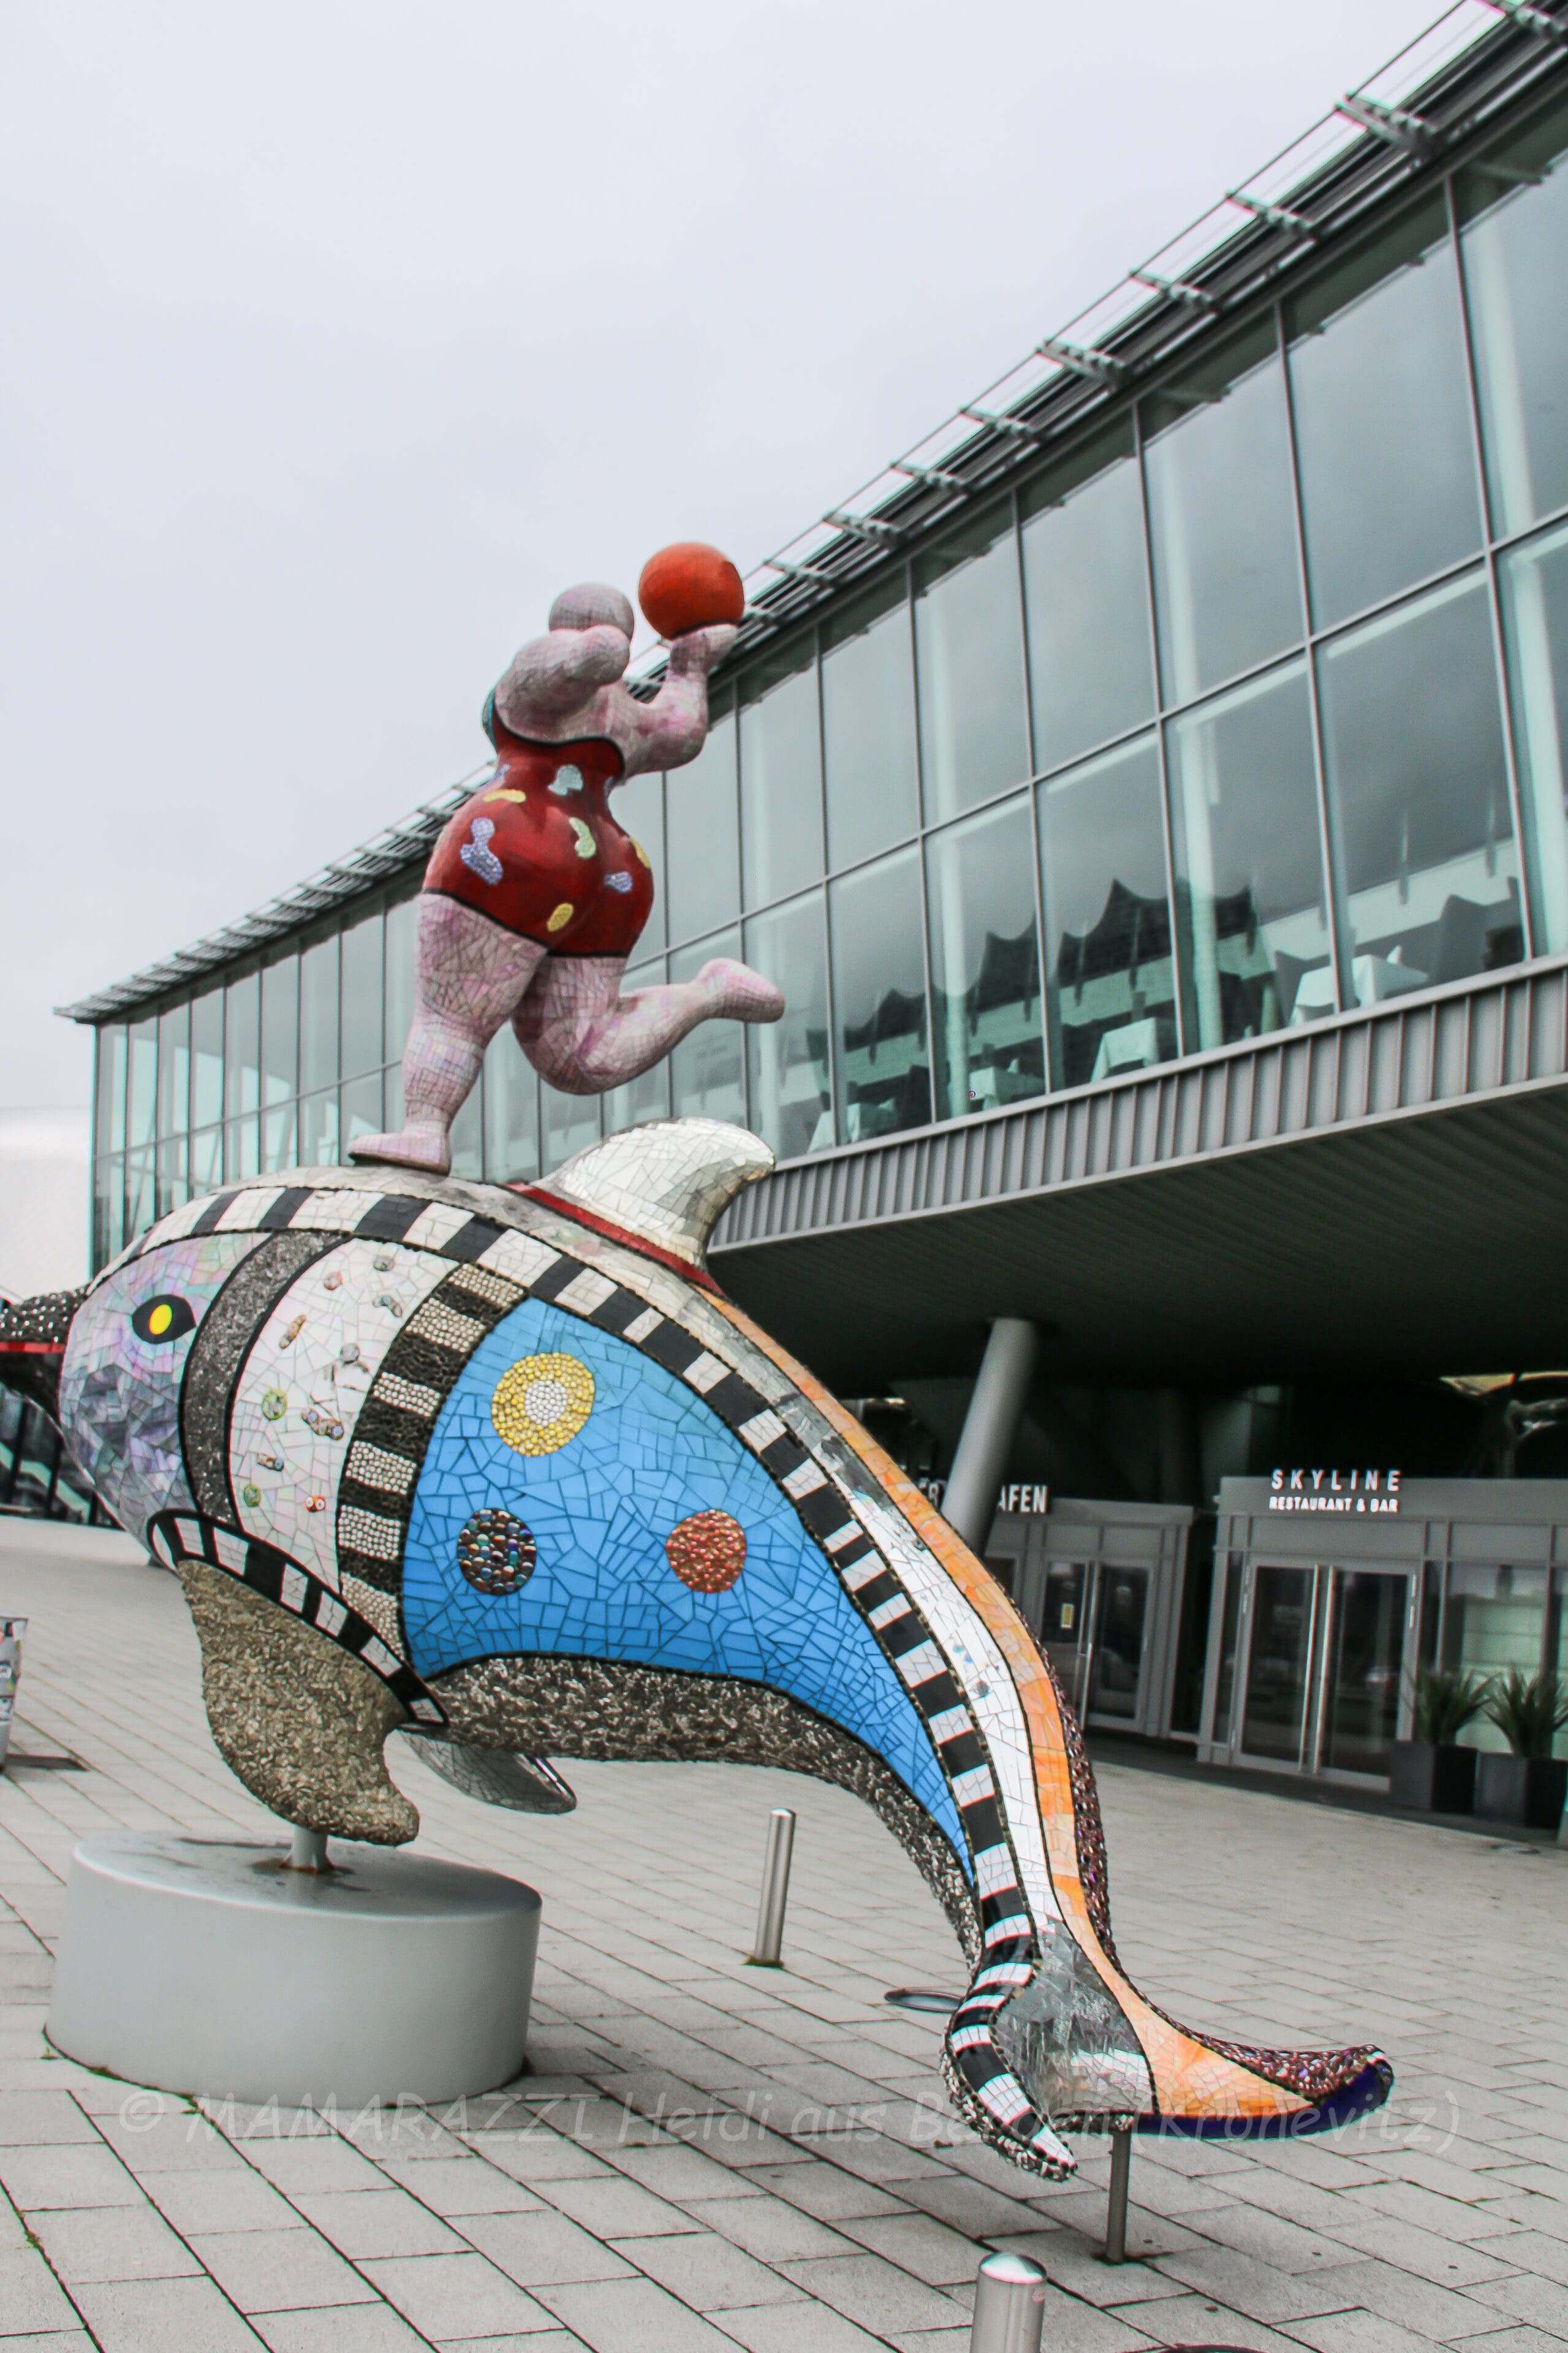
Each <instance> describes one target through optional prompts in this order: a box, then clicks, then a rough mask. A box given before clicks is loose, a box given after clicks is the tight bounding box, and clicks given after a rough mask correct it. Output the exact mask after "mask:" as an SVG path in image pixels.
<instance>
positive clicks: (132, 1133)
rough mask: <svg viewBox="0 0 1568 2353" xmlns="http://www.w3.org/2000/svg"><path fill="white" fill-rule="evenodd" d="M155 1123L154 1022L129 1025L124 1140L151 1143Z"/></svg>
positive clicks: (156, 1091)
mask: <svg viewBox="0 0 1568 2353" xmlns="http://www.w3.org/2000/svg"><path fill="white" fill-rule="evenodd" d="M157 1124H158V1024H157V1023H156V1021H152V1020H148V1021H133V1022H132V1024H131V1072H130V1092H129V1097H128V1104H127V1110H126V1142H127V1143H128V1144H129V1145H131V1146H132V1149H134V1148H135V1147H136V1146H137V1145H143V1144H151V1143H152V1141H153V1136H154V1134H156V1133H157Z"/></svg>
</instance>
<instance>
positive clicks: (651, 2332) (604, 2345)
mask: <svg viewBox="0 0 1568 2353" xmlns="http://www.w3.org/2000/svg"><path fill="white" fill-rule="evenodd" d="M540 2300H541V2302H542V2303H543V2304H545V2305H547V2306H549V2307H550V2309H551V2311H552V2312H553V2313H554V2314H555V2316H556V2317H557V2318H558V2319H560V2320H562V2321H563V2322H564V2323H565V2325H566V2327H568V2328H570V2329H571V2330H573V2331H574V2334H575V2335H576V2336H578V2337H581V2338H582V2340H583V2342H584V2345H589V2346H591V2347H592V2348H593V2353H731V2343H732V2339H731V2338H730V2337H727V2336H724V2335H721V2332H720V2331H719V2330H718V2329H717V2328H716V2327H714V2326H713V2324H712V2323H711V2322H710V2321H708V2320H704V2319H702V2318H701V2317H700V2315H698V2314H697V2313H695V2312H693V2311H692V2310H691V2309H690V2307H689V2306H688V2305H684V2304H681V2303H680V2302H679V2301H678V2299H677V2298H676V2297H674V2296H673V2295H668V2293H667V2292H666V2290H665V2289H663V2288H662V2287H659V2286H658V2285H657V2284H656V2283H655V2282H654V2281H652V2280H648V2279H626V2280H600V2281H596V2282H594V2283H591V2284H586V2285H584V2286H582V2287H550V2288H543V2289H542V2290H541V2292H540Z"/></svg>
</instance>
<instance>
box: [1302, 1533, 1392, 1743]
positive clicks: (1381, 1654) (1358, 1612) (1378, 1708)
mask: <svg viewBox="0 0 1568 2353" xmlns="http://www.w3.org/2000/svg"><path fill="white" fill-rule="evenodd" d="M1409 1600H1410V1579H1409V1578H1408V1577H1391V1576H1388V1575H1386V1574H1385V1573H1384V1572H1383V1571H1382V1570H1378V1569H1364V1568H1336V1569H1332V1570H1331V1572H1330V1577H1329V1592H1328V1628H1327V1647H1326V1651H1325V1657H1324V1673H1323V1703H1322V1715H1321V1724H1320V1725H1319V1729H1318V1763H1319V1765H1320V1767H1326V1768H1327V1769H1328V1770H1329V1771H1330V1772H1331V1773H1379V1774H1382V1773H1386V1772H1387V1771H1388V1762H1389V1749H1390V1746H1391V1745H1392V1743H1393V1741H1394V1735H1395V1733H1396V1732H1397V1730H1398V1726H1399V1688H1400V1677H1401V1673H1402V1670H1403V1666H1404V1660H1405V1630H1406V1628H1405V1620H1406V1618H1407V1616H1408V1614H1409Z"/></svg>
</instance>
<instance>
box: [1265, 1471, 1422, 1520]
mask: <svg viewBox="0 0 1568 2353" xmlns="http://www.w3.org/2000/svg"><path fill="white" fill-rule="evenodd" d="M1268 1508H1269V1510H1270V1511H1271V1512H1357V1513H1366V1512H1376V1513H1378V1514H1383V1515H1385V1516H1390V1517H1395V1518H1396V1517H1397V1516H1398V1513H1399V1472H1397V1471H1275V1472H1272V1473H1271V1474H1270V1476H1269V1481H1268Z"/></svg>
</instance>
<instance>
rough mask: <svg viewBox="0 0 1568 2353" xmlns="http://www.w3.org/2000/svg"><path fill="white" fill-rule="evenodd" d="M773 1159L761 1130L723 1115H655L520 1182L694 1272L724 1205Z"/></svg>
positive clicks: (763, 1172)
mask: <svg viewBox="0 0 1568 2353" xmlns="http://www.w3.org/2000/svg"><path fill="white" fill-rule="evenodd" d="M772 1167H773V1154H772V1153H771V1152H770V1151H769V1149H768V1147H767V1145H765V1144H764V1143H763V1140H762V1138H761V1136H758V1135H752V1134H751V1133H750V1131H749V1130H748V1129H746V1128H743V1127H732V1126H731V1124H730V1123H729V1121H728V1120H722V1119H654V1120H649V1121H647V1124H645V1125H644V1126H642V1127H629V1128H626V1129H623V1131H622V1132H621V1134H619V1135H606V1136H605V1139H604V1141H603V1142H602V1143H599V1144H591V1145H589V1146H588V1148H587V1150H586V1151H585V1152H577V1153H574V1155H573V1156H572V1158H571V1159H570V1160H564V1161H563V1162H562V1164H561V1166H560V1167H559V1168H557V1169H556V1170H555V1172H554V1174H553V1175H552V1176H546V1177H545V1178H544V1179H543V1180H542V1183H541V1184H539V1185H538V1186H530V1187H527V1189H528V1190H529V1191H530V1192H532V1193H535V1194H536V1195H538V1196H540V1197H542V1198H545V1199H553V1200H557V1201H559V1202H561V1203H562V1204H563V1206H564V1207H565V1208H579V1209H584V1210H585V1211H586V1212H587V1213H588V1215H589V1217H590V1218H596V1219H603V1220H604V1222H605V1224H606V1225H610V1226H618V1227H619V1228H620V1229H621V1230H622V1231H623V1232H624V1233H626V1234H629V1235H633V1236H635V1237H636V1239H637V1240H639V1241H644V1242H647V1243H648V1244H650V1245H651V1247H652V1248H653V1249H655V1250H663V1251H665V1252H667V1253H668V1256H669V1257H671V1258H677V1259H679V1260H680V1261H681V1262H682V1264H683V1265H686V1266H690V1267H695V1268H697V1269H698V1270H699V1271H700V1270H701V1269H702V1267H703V1264H704V1262H705V1260H706V1257H707V1251H708V1238H709V1236H710V1234H711V1232H712V1230H713V1229H714V1227H715V1226H716V1225H717V1224H718V1222H719V1219H720V1218H721V1215H722V1214H723V1212H724V1210H725V1209H726V1208H728V1207H729V1205H730V1203H731V1201H732V1200H733V1199H734V1198H735V1196H736V1194H737V1193H738V1192H739V1191H740V1190H741V1187H742V1186H743V1185H754V1184H755V1183H756V1181H757V1178H758V1177H759V1176H767V1175H768V1173H769V1172H770V1170H771V1169H772Z"/></svg>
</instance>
